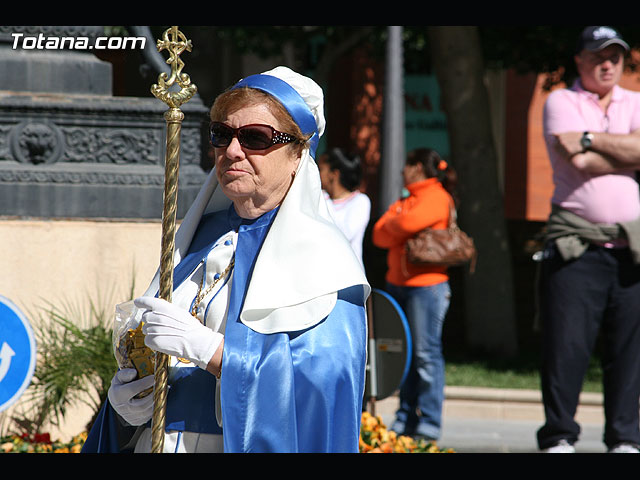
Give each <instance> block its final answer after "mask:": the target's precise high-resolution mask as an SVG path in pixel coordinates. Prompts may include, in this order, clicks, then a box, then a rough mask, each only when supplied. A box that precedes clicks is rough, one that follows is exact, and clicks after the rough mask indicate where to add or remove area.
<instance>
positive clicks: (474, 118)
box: [429, 26, 517, 357]
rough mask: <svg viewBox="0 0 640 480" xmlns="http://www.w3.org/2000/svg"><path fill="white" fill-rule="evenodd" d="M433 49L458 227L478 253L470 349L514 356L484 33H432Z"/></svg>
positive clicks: (467, 285)
mask: <svg viewBox="0 0 640 480" xmlns="http://www.w3.org/2000/svg"><path fill="white" fill-rule="evenodd" d="M429 43H430V48H431V55H432V62H433V66H434V69H435V73H436V76H437V78H438V83H439V85H440V89H441V98H442V100H441V101H442V106H443V109H444V111H445V113H446V114H447V122H448V130H449V138H450V146H451V159H450V161H451V163H452V165H453V167H454V168H455V169H456V171H457V173H458V177H459V183H458V191H459V194H460V200H461V204H460V207H459V223H460V225H461V227H462V229H463V230H465V231H467V232H468V233H469V234H470V235H471V236H472V237H473V238H474V241H475V242H476V247H477V249H478V262H477V266H476V271H475V273H473V274H466V275H465V280H464V299H465V321H466V325H465V332H466V340H467V344H468V345H469V346H470V347H472V348H474V349H478V350H482V351H485V352H487V353H490V354H494V355H498V356H502V357H508V356H513V355H515V354H516V353H517V335H516V330H517V328H516V324H517V322H516V318H515V306H514V296H513V281H512V268H511V255H510V248H509V241H508V236H507V229H506V221H505V217H504V206H503V198H502V194H501V192H500V188H499V183H498V171H497V156H496V150H495V146H494V143H493V136H492V132H491V113H490V110H489V100H488V93H487V90H486V87H485V85H484V82H483V77H484V65H483V60H482V50H481V46H480V39H479V36H478V32H477V27H472V26H470V27H467V26H460V27H457V26H456V27H450V26H446V27H429ZM454 293H455V292H454ZM452 300H453V301H455V298H453V299H452Z"/></svg>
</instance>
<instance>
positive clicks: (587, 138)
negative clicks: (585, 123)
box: [580, 132, 593, 153]
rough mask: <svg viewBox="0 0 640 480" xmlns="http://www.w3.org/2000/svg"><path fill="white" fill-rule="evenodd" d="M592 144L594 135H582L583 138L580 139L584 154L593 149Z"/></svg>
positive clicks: (587, 133)
mask: <svg viewBox="0 0 640 480" xmlns="http://www.w3.org/2000/svg"><path fill="white" fill-rule="evenodd" d="M591 142H593V133H589V132H584V133H583V134H582V138H581V139H580V145H581V146H582V153H584V152H586V151H587V150H589V148H590V147H591Z"/></svg>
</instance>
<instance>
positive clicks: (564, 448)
mask: <svg viewBox="0 0 640 480" xmlns="http://www.w3.org/2000/svg"><path fill="white" fill-rule="evenodd" d="M542 451H543V452H544V453H575V452H576V449H575V447H574V446H573V445H571V444H570V443H569V442H567V441H566V440H560V441H559V442H558V443H556V444H555V445H554V446H553V447H549V448H545V449H543V450H542Z"/></svg>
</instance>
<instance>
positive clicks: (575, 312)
mask: <svg viewBox="0 0 640 480" xmlns="http://www.w3.org/2000/svg"><path fill="white" fill-rule="evenodd" d="M628 51H629V46H628V45H627V43H626V42H625V41H624V40H623V39H622V38H621V36H620V35H619V33H618V32H617V31H616V30H615V29H613V28H611V27H605V26H597V27H587V28H585V29H584V31H583V32H582V34H581V36H580V38H579V41H578V46H577V49H576V54H575V57H574V60H575V62H576V66H577V70H578V74H579V78H578V79H577V80H576V81H575V83H574V84H573V86H571V88H566V89H559V90H555V91H554V92H552V93H551V94H550V95H549V98H548V100H547V103H546V105H545V109H544V135H545V141H546V144H547V150H548V154H549V158H550V161H551V165H552V167H553V180H554V183H555V190H554V193H553V197H552V199H551V203H552V212H551V215H550V217H549V222H548V225H547V241H546V246H545V251H544V255H543V261H542V264H541V280H540V314H541V315H540V316H541V325H542V344H543V345H542V347H543V348H542V351H543V355H542V360H543V361H542V369H541V379H542V394H543V401H544V408H545V416H546V422H545V424H544V425H543V426H542V428H540V430H538V432H537V439H538V445H539V447H540V448H541V449H542V450H543V451H547V452H574V451H575V448H574V446H573V444H574V443H575V442H576V441H577V440H578V436H579V434H580V426H579V425H578V424H577V423H576V422H575V418H574V417H575V413H576V409H577V405H578V399H579V395H580V391H581V388H582V382H583V379H584V374H585V372H586V370H587V366H588V364H589V359H590V357H591V355H592V353H593V349H594V345H595V344H596V338H597V337H598V336H599V335H602V340H603V343H602V345H603V353H602V355H603V358H602V359H603V368H604V397H605V416H606V425H605V432H604V439H603V440H604V443H605V445H606V446H607V449H608V451H610V452H634V453H638V452H639V450H638V446H639V445H640V430H639V427H638V425H639V418H638V412H639V405H638V401H639V398H640V249H638V248H637V247H636V244H638V243H640V192H639V189H638V182H637V181H636V177H635V170H636V169H640V93H636V92H631V91H629V90H625V89H623V88H621V87H620V86H618V82H619V80H620V77H621V75H622V71H623V64H624V55H625V53H627V52H628Z"/></svg>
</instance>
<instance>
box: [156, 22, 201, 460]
mask: <svg viewBox="0 0 640 480" xmlns="http://www.w3.org/2000/svg"><path fill="white" fill-rule="evenodd" d="M157 47H158V51H159V52H161V51H162V50H167V51H168V52H169V59H168V60H167V62H166V63H168V64H170V65H171V76H170V77H169V78H167V74H166V73H161V74H160V76H159V77H158V83H157V84H156V85H153V86H152V87H151V93H153V95H154V96H155V97H156V98H158V99H160V100H162V101H163V102H164V103H166V104H167V105H168V106H169V110H167V111H166V112H165V113H164V119H165V121H166V123H167V148H166V153H165V157H166V158H165V179H164V209H163V212H162V252H161V258H160V288H159V295H158V296H159V297H160V298H162V299H164V300H166V301H168V302H171V293H172V291H173V255H174V251H175V230H176V211H177V203H178V166H179V164H180V128H181V125H182V120H183V119H184V114H183V113H182V111H180V106H181V105H182V104H183V103H186V102H187V101H189V99H190V98H191V97H193V95H194V94H195V93H196V91H197V88H196V86H195V85H194V84H192V83H191V79H190V78H189V75H187V74H186V73H182V68H183V67H184V62H183V61H182V60H181V59H180V54H181V53H182V52H184V51H185V50H186V51H188V52H190V51H191V40H187V39H186V37H185V36H184V35H183V33H182V32H180V31H179V30H178V27H177V26H175V27H171V28H169V29H168V30H166V31H165V32H164V34H163V35H162V40H158V42H157ZM176 83H177V85H178V86H180V90H178V91H169V88H171V87H172V86H173V85H174V84H176ZM168 371H169V356H168V355H166V354H164V353H160V352H156V359H155V389H154V392H153V395H154V398H153V402H154V406H153V418H152V425H151V452H152V453H162V450H163V448H164V428H165V413H166V406H167V378H168Z"/></svg>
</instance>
